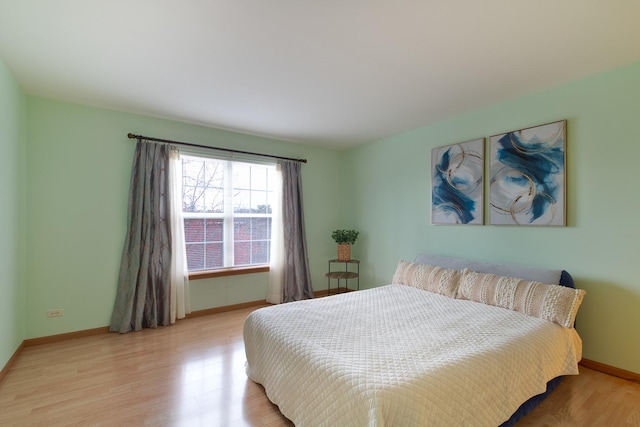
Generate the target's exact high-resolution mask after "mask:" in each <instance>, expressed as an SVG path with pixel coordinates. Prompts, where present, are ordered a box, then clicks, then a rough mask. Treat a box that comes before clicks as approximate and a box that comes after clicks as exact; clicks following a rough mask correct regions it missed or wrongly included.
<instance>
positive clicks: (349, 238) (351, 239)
mask: <svg viewBox="0 0 640 427" xmlns="http://www.w3.org/2000/svg"><path fill="white" fill-rule="evenodd" d="M359 234H360V232H359V231H356V230H335V231H334V232H333V233H331V237H332V238H333V240H335V241H336V243H337V244H339V245H353V244H354V243H355V242H356V239H358V235H359Z"/></svg>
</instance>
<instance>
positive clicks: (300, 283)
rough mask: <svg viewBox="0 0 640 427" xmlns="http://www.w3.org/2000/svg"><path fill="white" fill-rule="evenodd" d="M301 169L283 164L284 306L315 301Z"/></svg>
mask: <svg viewBox="0 0 640 427" xmlns="http://www.w3.org/2000/svg"><path fill="white" fill-rule="evenodd" d="M301 166H302V165H301V164H300V162H290V161H283V162H282V163H281V168H282V169H281V170H282V208H283V209H282V222H283V234H284V271H283V282H284V283H283V301H284V302H290V301H298V300H301V299H309V298H313V288H312V286H311V275H310V273H309V257H308V255H307V237H306V234H305V227H304V211H303V209H302V177H301V174H300V170H301Z"/></svg>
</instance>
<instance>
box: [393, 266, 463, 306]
mask: <svg viewBox="0 0 640 427" xmlns="http://www.w3.org/2000/svg"><path fill="white" fill-rule="evenodd" d="M391 283H394V284H399V285H409V286H413V287H414V288H420V289H424V290H425V291H430V292H435V293H437V294H440V295H444V296H447V297H450V298H455V297H456V291H457V290H458V284H459V283H460V272H459V271H458V270H453V269H449V268H442V267H435V266H433V265H427V264H416V263H413V262H408V261H400V262H399V263H398V267H397V268H396V273H395V274H394V275H393V280H392V282H391Z"/></svg>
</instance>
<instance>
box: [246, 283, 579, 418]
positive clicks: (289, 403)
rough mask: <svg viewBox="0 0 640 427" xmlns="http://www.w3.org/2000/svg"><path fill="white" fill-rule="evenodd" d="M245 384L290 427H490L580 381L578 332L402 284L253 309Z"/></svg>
mask: <svg viewBox="0 0 640 427" xmlns="http://www.w3.org/2000/svg"><path fill="white" fill-rule="evenodd" d="M244 340H245V347H246V355H247V375H248V376H249V378H251V379H252V380H253V381H255V382H257V383H260V384H262V385H263V386H264V388H265V391H266V393H267V396H268V397H269V399H270V400H271V401H272V402H273V403H275V404H277V405H278V406H279V408H280V411H281V412H282V413H283V414H284V415H285V416H286V417H287V418H289V419H290V420H292V421H293V422H294V423H295V424H296V425H298V426H320V425H323V426H391V425H394V426H426V425H434V426H492V427H495V426H497V425H499V424H501V423H502V422H504V421H506V420H507V419H509V417H510V416H511V414H512V413H513V412H515V411H516V409H517V408H518V407H519V406H520V405H521V404H522V403H523V402H524V401H526V400H527V399H528V398H530V397H532V396H534V395H537V394H540V393H543V392H544V391H545V389H546V383H547V381H549V380H551V379H552V378H554V377H556V376H559V375H570V374H573V375H575V374H578V366H577V363H578V362H579V360H580V358H581V354H582V341H581V340H580V337H579V336H578V334H577V333H576V331H575V330H574V329H567V328H563V327H561V326H559V325H556V324H554V323H551V322H548V321H545V320H541V319H538V318H533V317H529V316H526V315H524V314H520V313H517V312H513V311H510V310H506V309H503V308H498V307H493V306H488V305H484V304H481V303H476V302H471V301H463V300H456V299H451V298H448V297H444V296H441V295H437V294H434V293H430V292H427V291H424V290H421V289H416V288H412V287H408V286H404V285H388V286H383V287H379V288H375V289H369V290H364V291H358V292H351V293H348V294H343V295H338V296H332V297H328V298H320V299H315V300H307V301H300V302H293V303H288V304H282V305H279V306H273V307H267V308H262V309H259V310H256V311H255V312H253V313H251V315H249V317H248V318H247V320H246V322H245V325H244Z"/></svg>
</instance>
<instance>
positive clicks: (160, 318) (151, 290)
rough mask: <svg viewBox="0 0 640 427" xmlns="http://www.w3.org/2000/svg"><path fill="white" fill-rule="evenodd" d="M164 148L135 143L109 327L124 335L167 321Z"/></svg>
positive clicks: (167, 223)
mask: <svg viewBox="0 0 640 427" xmlns="http://www.w3.org/2000/svg"><path fill="white" fill-rule="evenodd" d="M169 149H170V148H169V147H168V146H167V145H165V144H156V143H151V142H142V141H140V140H138V143H137V145H136V151H135V156H134V159H133V166H132V168H131V182H130V188H129V210H128V217H127V219H128V224H127V235H126V237H125V243H124V249H123V251H122V260H121V263H120V275H119V277H118V291H117V295H116V302H115V305H114V308H113V314H112V316H111V326H110V330H111V331H114V332H116V331H117V332H120V333H126V332H130V331H139V330H140V329H142V328H155V327H157V326H158V325H169V324H170V311H169V308H170V304H169V296H170V268H171V231H170V224H171V221H170V218H169V215H170V210H169V206H168V204H167V203H168V200H169V194H168V193H167V192H168V191H170V188H171V187H170V185H169Z"/></svg>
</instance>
